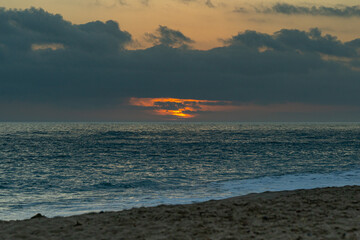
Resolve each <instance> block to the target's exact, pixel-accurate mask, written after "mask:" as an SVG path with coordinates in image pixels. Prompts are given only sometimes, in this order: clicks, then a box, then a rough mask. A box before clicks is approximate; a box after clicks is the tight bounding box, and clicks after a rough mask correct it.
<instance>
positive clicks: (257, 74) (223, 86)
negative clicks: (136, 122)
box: [0, 9, 360, 120]
mask: <svg viewBox="0 0 360 240" xmlns="http://www.w3.org/2000/svg"><path fill="white" fill-rule="evenodd" d="M150 36H151V37H152V40H153V41H154V43H155V44H156V45H155V46H154V47H151V48H148V49H144V50H126V49H125V48H124V47H125V45H126V44H128V43H130V42H131V41H132V38H131V35H130V34H129V33H127V32H125V31H123V30H120V28H119V27H118V24H117V23H116V22H113V21H108V22H105V23H104V22H100V21H96V22H90V23H86V24H81V25H75V24H72V23H70V22H68V21H65V20H64V19H63V18H62V17H61V16H60V15H53V14H50V13H47V12H45V11H43V10H40V9H28V10H24V11H20V10H5V9H1V10H0V107H1V111H0V120H4V119H5V120H6V119H8V117H9V116H10V115H11V114H17V115H16V116H20V115H21V114H20V113H18V112H17V111H15V110H14V106H18V108H16V109H19V111H20V109H22V110H21V111H23V115H21V116H23V117H24V116H25V117H26V116H32V115H31V114H32V113H31V111H29V110H28V109H31V106H38V105H41V104H46V106H47V108H46V109H51V111H49V114H50V112H52V113H51V114H53V116H55V115H56V111H58V112H62V111H63V110H64V109H67V110H69V109H70V110H71V111H73V112H77V111H80V110H81V111H85V110H86V111H88V112H91V111H98V110H99V109H113V108H115V107H116V106H122V107H123V108H126V109H128V108H131V107H128V106H126V105H127V102H128V99H129V98H130V97H138V98H146V97H173V98H183V99H207V100H222V101H234V102H237V103H242V104H263V105H267V104H278V103H294V102H295V103H304V104H325V105H345V106H359V105H360V95H359V94H358V90H359V89H360V82H359V79H360V71H358V70H356V69H358V68H359V59H360V56H359V53H360V51H359V50H360V39H354V40H353V41H349V42H341V41H339V40H338V39H337V38H336V37H334V36H330V35H324V34H322V33H321V31H320V30H319V29H311V30H309V31H300V30H289V29H282V30H280V31H278V32H276V33H274V34H264V33H259V32H255V31H245V32H242V33H239V34H237V35H235V36H233V37H232V38H231V39H228V40H226V41H225V42H226V44H227V45H226V46H224V47H220V48H214V49H210V50H206V51H200V50H195V49H191V48H187V47H181V46H184V44H188V43H191V42H192V40H191V39H190V38H188V37H186V36H185V35H184V34H182V33H181V32H180V31H175V30H172V29H169V28H168V27H166V26H160V27H159V29H158V30H157V32H156V33H153V34H150ZM55 43H56V44H61V45H63V46H64V48H56V47H53V48H51V47H48V48H46V47H44V48H39V49H34V48H33V44H40V45H41V44H43V45H44V46H47V45H49V44H55ZM176 47H178V48H176ZM324 55H326V56H331V57H332V58H330V59H331V60H329V59H326V58H324ZM344 58H345V59H347V61H343V60H342V59H344ZM337 59H339V60H337ZM23 106H27V107H26V109H25V107H23ZM165 107H166V106H165ZM167 107H171V106H167ZM172 107H174V106H172ZM39 111H40V110H39ZM129 111H130V110H129ZM46 112H47V111H42V114H43V116H45V115H46ZM34 114H35V113H34ZM112 114H115V113H112ZM14 116H15V115H14ZM57 116H58V115H57ZM25 117H24V118H25ZM24 118H23V119H24ZM63 118H64V119H72V115H71V114H69V115H68V116H67V118H66V117H63ZM109 118H110V117H109Z"/></svg>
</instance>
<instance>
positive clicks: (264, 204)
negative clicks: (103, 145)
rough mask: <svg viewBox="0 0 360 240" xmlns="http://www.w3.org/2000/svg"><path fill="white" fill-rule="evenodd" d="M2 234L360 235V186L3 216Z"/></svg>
mask: <svg viewBox="0 0 360 240" xmlns="http://www.w3.org/2000/svg"><path fill="white" fill-rule="evenodd" d="M0 239H9V240H10V239H11V240H16V239H37V240H38V239H46V240H48V239H64V240H65V239H66V240H68V239H77V240H81V239H164V240H165V239H166V240H168V239H179V240H180V239H181V240H186V239H227V240H230V239H286V240H288V239H316V240H318V239H334V240H335V239H354V240H355V239H360V186H346V187H340V188H319V189H311V190H295V191H282V192H266V193H260V194H250V195H246V196H240V197H234V198H229V199H224V200H218V201H208V202H203V203H196V204H188V205H161V206H157V207H147V208H134V209H130V210H124V211H119V212H105V213H89V214H83V215H79V216H71V217H55V218H46V217H42V216H37V217H34V218H33V219H29V220H22V221H7V222H5V221H0Z"/></svg>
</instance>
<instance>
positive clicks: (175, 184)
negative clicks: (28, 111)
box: [0, 123, 360, 220]
mask: <svg viewBox="0 0 360 240" xmlns="http://www.w3.org/2000/svg"><path fill="white" fill-rule="evenodd" d="M359 160H360V124H357V123H334V124H329V123H327V124H324V123H311V124H310V123H0V219H1V220H14V219H26V218H29V217H31V216H33V215H35V214H36V213H41V214H43V215H46V216H48V217H53V216H68V215H74V214H81V213H87V212H97V211H116V210H122V209H129V208H132V207H140V206H155V205H159V204H177V203H193V202H199V201H206V200H209V199H222V198H227V197H231V196H237V195H244V194H248V193H253V192H264V191H278V190H292V189H299V188H316V187H325V186H344V185H360V161H359Z"/></svg>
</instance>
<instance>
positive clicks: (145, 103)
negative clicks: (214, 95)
mask: <svg viewBox="0 0 360 240" xmlns="http://www.w3.org/2000/svg"><path fill="white" fill-rule="evenodd" d="M230 103H231V102H229V101H216V100H198V99H181V98H136V97H132V98H130V100H129V104H130V105H132V106H138V107H145V108H149V110H150V112H151V113H153V114H156V115H161V116H174V117H176V118H182V119H186V118H194V117H196V116H198V114H199V113H200V112H205V111H224V110H227V109H229V104H230Z"/></svg>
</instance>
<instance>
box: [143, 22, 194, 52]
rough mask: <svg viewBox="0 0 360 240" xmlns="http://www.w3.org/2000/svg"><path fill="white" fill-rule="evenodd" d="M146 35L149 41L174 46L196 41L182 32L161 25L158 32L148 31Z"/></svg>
mask: <svg viewBox="0 0 360 240" xmlns="http://www.w3.org/2000/svg"><path fill="white" fill-rule="evenodd" d="M145 37H146V40H147V41H149V42H152V43H154V44H156V45H164V46H172V47H177V46H183V45H186V44H189V43H193V42H194V41H193V40H191V39H190V38H189V37H186V36H185V35H184V34H183V33H182V32H180V31H177V30H173V29H170V28H168V27H166V26H159V28H158V29H157V30H156V33H147V34H146V35H145Z"/></svg>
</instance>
